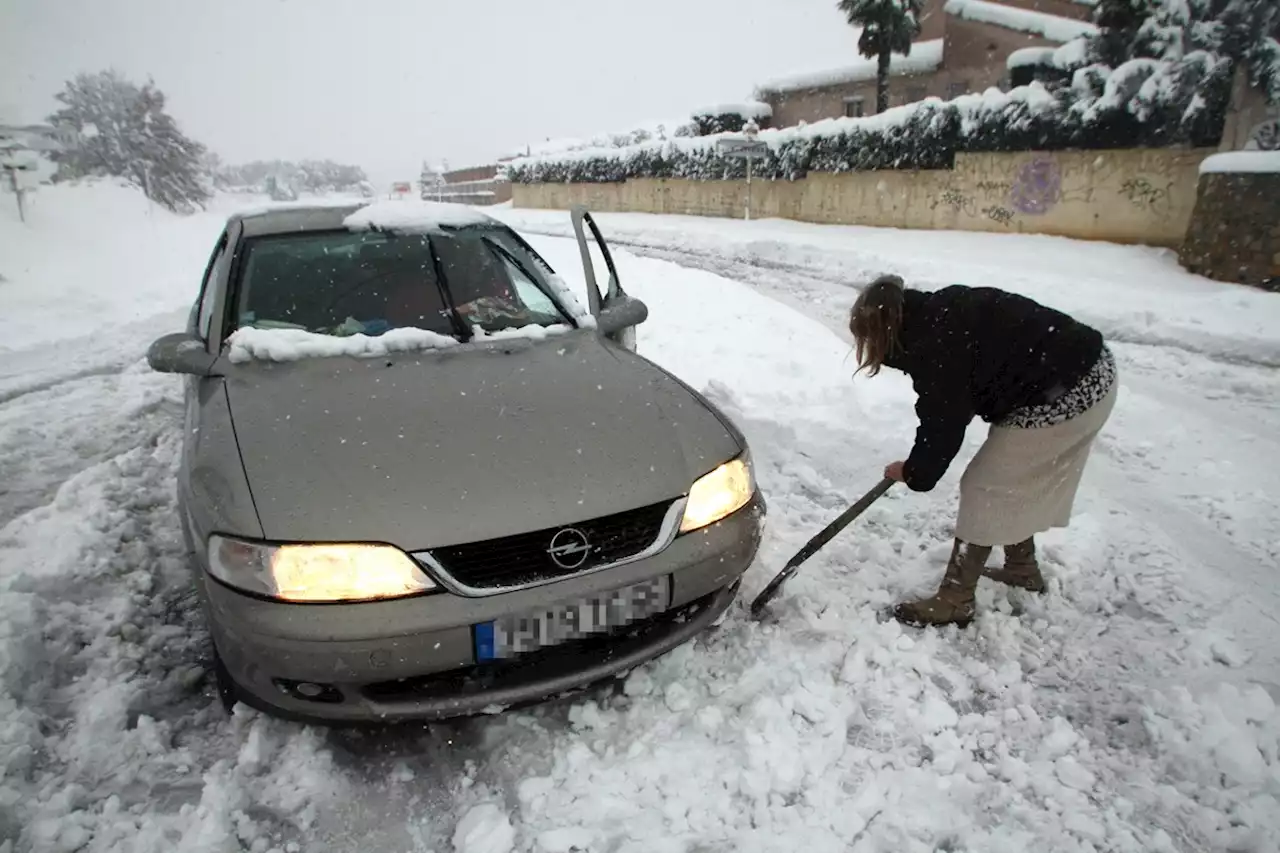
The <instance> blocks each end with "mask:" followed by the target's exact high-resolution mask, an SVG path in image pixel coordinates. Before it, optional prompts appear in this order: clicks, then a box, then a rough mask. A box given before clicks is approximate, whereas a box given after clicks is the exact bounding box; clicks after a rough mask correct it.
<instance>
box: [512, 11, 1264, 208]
mask: <svg viewBox="0 0 1280 853" xmlns="http://www.w3.org/2000/svg"><path fill="white" fill-rule="evenodd" d="M950 5H951V6H952V7H953V8H954V9H955V10H957V12H959V11H963V12H964V14H965V15H967V16H971V17H972V16H978V17H982V16H988V17H989V16H991V15H1000V16H1008V15H1020V16H1024V17H1025V16H1027V15H1031V16H1033V17H1035V16H1038V17H1035V20H1036V21H1039V19H1040V18H1051V17H1052V16H1047V15H1040V14H1039V13H1030V12H1026V11H1025V10H1017V9H1010V8H1007V7H1003V6H997V5H995V4H991V3H983V2H981V0H953V2H952V4H950ZM962 7H963V8H962ZM1064 20H1065V19H1064ZM1067 23H1069V24H1070V27H1069V28H1067V29H1063V30H1062V31H1061V32H1056V33H1055V34H1056V35H1057V36H1060V37H1062V38H1071V37H1072V36H1073V35H1074V36H1076V37H1075V38H1072V40H1070V41H1067V42H1066V43H1065V44H1063V45H1061V46H1060V47H1058V48H1030V49H1026V50H1020V51H1015V53H1014V54H1013V55H1011V56H1010V57H1009V62H1008V65H1009V68H1010V71H1011V73H1012V75H1013V77H1014V79H1015V83H1018V84H1022V85H1017V86H1016V87H1015V88H1013V89H1012V90H1011V91H1009V92H1001V91H999V90H994V89H993V90H989V91H987V92H985V93H983V94H981V95H963V96H961V97H959V98H956V99H954V100H952V101H947V102H943V101H941V100H939V99H937V98H932V99H928V100H925V101H922V102H919V103H915V104H909V105H906V106H903V107H897V108H895V109H890V110H885V111H882V112H880V113H878V114H876V115H874V116H869V117H866V118H848V119H828V120H825V121H820V122H817V123H814V124H812V125H808V126H803V125H802V126H799V127H790V128H780V129H776V130H766V131H764V132H762V133H761V134H760V140H761V141H763V142H766V143H767V144H768V145H769V148H770V156H769V158H768V159H767V160H765V161H763V162H761V163H758V164H757V165H756V173H757V174H759V175H761V176H762V177H765V178H775V179H798V178H801V177H803V176H804V175H805V174H807V173H808V172H811V171H818V172H846V171H853V170H864V169H937V168H947V167H949V166H951V165H952V163H953V162H954V160H955V155H956V154H957V153H962V152H982V151H1017V150H1027V149H1039V150H1048V151H1052V150H1065V149H1100V148H1139V147H1160V146H1168V145H1194V146H1209V147H1212V146H1215V145H1217V143H1218V141H1219V140H1220V138H1221V135H1222V127H1223V120H1224V118H1225V115H1226V109H1227V105H1228V101H1229V97H1230V88H1231V78H1232V75H1233V73H1234V71H1235V69H1236V68H1237V67H1241V68H1243V69H1244V70H1245V72H1246V73H1247V74H1248V75H1249V78H1250V80H1251V82H1252V83H1253V84H1254V85H1255V86H1258V87H1259V88H1261V89H1263V90H1264V91H1266V92H1267V93H1268V94H1269V98H1270V100H1271V101H1273V102H1277V103H1280V3H1277V2H1275V0H1100V2H1099V3H1098V7H1097V10H1096V14H1095V16H1094V23H1093V24H1089V23H1084V22H1067ZM1055 26H1064V25H1055ZM708 129H709V130H719V131H722V132H723V131H725V130H735V129H736V128H734V127H716V128H704V129H703V132H705V131H706V130H708ZM719 138H721V137H720V135H718V134H715V133H713V134H712V135H702V136H698V137H696V138H690V137H689V136H687V135H684V134H680V133H677V134H676V138H673V139H670V140H665V141H659V142H649V143H646V144H642V145H632V146H628V147H625V148H619V149H613V150H605V149H602V148H599V147H592V148H584V149H581V150H578V151H574V152H571V153H568V152H563V153H559V154H555V155H549V156H532V157H525V158H522V159H519V160H516V161H515V162H513V163H512V164H511V168H510V176H511V179H512V180H513V181H515V182H518V183H548V182H550V183H561V182H612V181H622V180H626V179H628V178H644V177H651V178H664V177H674V178H692V179H699V180H716V179H724V178H737V177H741V176H743V175H744V174H745V165H744V164H743V162H742V161H740V160H732V159H727V158H724V157H722V156H720V154H719V153H718V151H717V148H716V143H717V141H718V140H719Z"/></svg>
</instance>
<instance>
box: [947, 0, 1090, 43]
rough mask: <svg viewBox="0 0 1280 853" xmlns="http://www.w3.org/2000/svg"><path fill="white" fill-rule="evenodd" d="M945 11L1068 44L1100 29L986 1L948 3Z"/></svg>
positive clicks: (1069, 19)
mask: <svg viewBox="0 0 1280 853" xmlns="http://www.w3.org/2000/svg"><path fill="white" fill-rule="evenodd" d="M945 8H946V12H947V14H949V15H955V16H957V17H960V18H964V19H966V20H969V21H981V22H982V23H984V24H995V25H996V26H999V27H1005V28H1006V29H1010V30H1017V31H1018V32H1023V33H1033V34H1035V35H1040V36H1044V37H1045V38H1047V39H1049V40H1050V41H1057V42H1067V41H1071V40H1072V39H1075V38H1079V37H1080V36H1085V35H1093V34H1095V33H1097V31H1098V28H1097V27H1096V26H1094V25H1093V24H1091V23H1089V22H1087V21H1077V20H1074V19H1072V18H1062V17H1059V16H1057V15H1050V14H1048V13H1045V12H1033V11H1031V10H1029V9H1019V8H1017V7H1014V6H1005V5H1002V4H999V3H989V2H987V0H947V5H946V7H945Z"/></svg>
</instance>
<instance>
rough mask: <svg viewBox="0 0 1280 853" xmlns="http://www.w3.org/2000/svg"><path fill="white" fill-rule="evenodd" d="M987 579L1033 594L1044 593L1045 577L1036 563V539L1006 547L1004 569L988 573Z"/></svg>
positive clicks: (1032, 538)
mask: <svg viewBox="0 0 1280 853" xmlns="http://www.w3.org/2000/svg"><path fill="white" fill-rule="evenodd" d="M987 577H989V578H991V579H992V580H994V581H998V582H1000V583H1003V584H1008V585H1009V586H1016V587H1018V588H1020V589H1025V590H1030V591H1031V592H1044V590H1045V583H1044V575H1042V574H1040V564H1039V562H1037V561H1036V540H1035V537H1034V536H1033V537H1031V538H1030V539H1028V540H1027V541H1025V542H1019V543H1018V544H1016V545H1006V546H1005V547H1004V568H1003V569H994V570H992V571H989V572H987Z"/></svg>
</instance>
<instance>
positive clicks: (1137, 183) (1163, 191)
mask: <svg viewBox="0 0 1280 853" xmlns="http://www.w3.org/2000/svg"><path fill="white" fill-rule="evenodd" d="M1172 190H1173V181H1167V182H1165V184H1164V185H1163V186H1159V185H1157V184H1155V183H1153V182H1152V181H1151V179H1150V178H1148V177H1146V176H1145V175H1139V176H1137V177H1134V178H1126V179H1125V181H1124V183H1122V184H1121V185H1120V195H1122V196H1124V197H1125V198H1127V199H1128V200H1129V203H1130V204H1132V205H1133V206H1134V207H1140V208H1143V209H1144V210H1149V211H1151V212H1153V213H1167V212H1168V210H1169V195H1170V192H1171V191H1172Z"/></svg>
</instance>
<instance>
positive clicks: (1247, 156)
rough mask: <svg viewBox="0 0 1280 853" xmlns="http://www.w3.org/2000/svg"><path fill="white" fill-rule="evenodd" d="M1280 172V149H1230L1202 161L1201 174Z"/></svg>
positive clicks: (1264, 173)
mask: <svg viewBox="0 0 1280 853" xmlns="http://www.w3.org/2000/svg"><path fill="white" fill-rule="evenodd" d="M1232 173H1245V174H1255V175H1274V174H1280V151H1228V152H1226V153H1223V154H1213V155H1210V156H1209V157H1206V158H1204V160H1202V161H1201V163H1200V174H1202V175H1220V174H1232Z"/></svg>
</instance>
